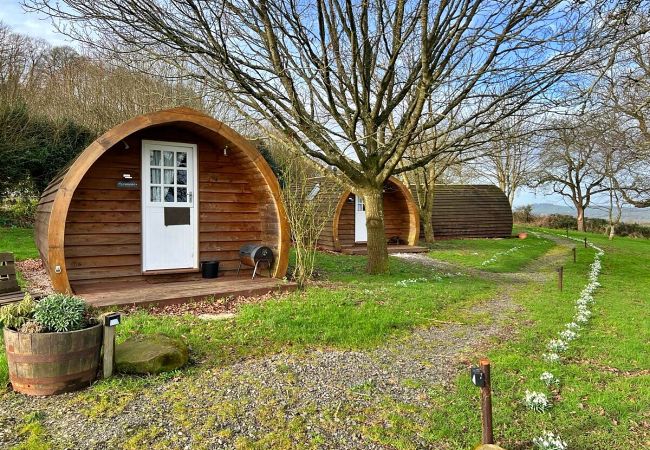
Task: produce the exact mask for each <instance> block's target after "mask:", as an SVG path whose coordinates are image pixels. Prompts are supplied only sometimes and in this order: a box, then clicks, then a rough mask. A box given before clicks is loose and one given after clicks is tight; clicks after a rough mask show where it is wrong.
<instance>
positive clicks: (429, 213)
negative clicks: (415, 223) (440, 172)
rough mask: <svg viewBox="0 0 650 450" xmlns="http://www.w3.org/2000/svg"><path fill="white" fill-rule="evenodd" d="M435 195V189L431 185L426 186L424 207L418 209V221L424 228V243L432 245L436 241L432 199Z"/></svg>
mask: <svg viewBox="0 0 650 450" xmlns="http://www.w3.org/2000/svg"><path fill="white" fill-rule="evenodd" d="M435 195H436V191H435V187H434V185H433V184H432V185H431V186H428V189H427V193H426V199H425V201H424V205H422V208H421V209H420V221H421V222H422V227H423V228H424V241H425V242H426V243H427V244H433V243H434V242H435V240H436V236H435V232H434V230H433V199H434V197H435Z"/></svg>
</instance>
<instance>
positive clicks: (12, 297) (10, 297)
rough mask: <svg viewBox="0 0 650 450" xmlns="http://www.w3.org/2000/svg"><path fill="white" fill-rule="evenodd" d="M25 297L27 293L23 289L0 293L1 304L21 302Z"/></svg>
mask: <svg viewBox="0 0 650 450" xmlns="http://www.w3.org/2000/svg"><path fill="white" fill-rule="evenodd" d="M23 297H25V294H24V293H23V292H21V291H18V292H9V293H6V294H0V306H2V305H6V304H8V303H14V302H19V301H21V300H22V299H23Z"/></svg>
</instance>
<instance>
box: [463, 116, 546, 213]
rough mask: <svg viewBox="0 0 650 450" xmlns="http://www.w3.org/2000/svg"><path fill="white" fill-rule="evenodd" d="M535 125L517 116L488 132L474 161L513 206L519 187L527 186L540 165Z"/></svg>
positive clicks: (479, 172) (478, 170)
mask: <svg viewBox="0 0 650 450" xmlns="http://www.w3.org/2000/svg"><path fill="white" fill-rule="evenodd" d="M534 130H535V128H534V126H533V125H532V124H531V123H529V118H528V117H521V116H514V117H510V118H508V119H506V120H504V121H501V123H499V124H497V125H496V126H495V127H494V128H493V129H492V130H490V131H489V132H488V134H489V135H490V139H488V140H487V143H486V144H485V145H484V146H483V148H482V149H481V150H482V156H481V157H480V158H478V159H477V160H476V161H474V163H473V164H472V167H473V168H474V170H475V171H476V173H477V174H478V175H480V176H481V177H483V178H486V179H488V180H490V181H492V182H494V183H495V184H496V185H497V186H499V188H501V190H502V191H503V192H504V194H505V195H506V197H508V201H509V202H510V205H511V206H512V203H513V201H514V200H515V195H516V193H517V190H518V189H519V188H521V187H523V186H526V185H527V184H528V183H529V181H530V176H531V174H532V171H533V169H534V167H535V164H536V158H537V149H536V145H535V142H534V140H535V131H534Z"/></svg>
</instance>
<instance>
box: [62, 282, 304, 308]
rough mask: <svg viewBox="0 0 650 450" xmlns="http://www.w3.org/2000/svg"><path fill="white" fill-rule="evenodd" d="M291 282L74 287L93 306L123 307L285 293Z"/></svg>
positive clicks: (133, 283) (138, 283)
mask: <svg viewBox="0 0 650 450" xmlns="http://www.w3.org/2000/svg"><path fill="white" fill-rule="evenodd" d="M295 289H296V284H295V283H287V282H284V281H281V280H278V279H276V278H263V277H256V278H255V279H254V280H251V279H250V278H249V277H220V278H214V279H200V280H189V281H178V282H170V283H147V282H145V281H131V282H122V283H95V284H93V285H85V286H83V288H78V289H77V290H76V292H75V294H76V295H79V296H81V297H83V298H84V299H85V300H86V301H87V302H88V303H90V304H91V305H93V306H96V307H106V306H123V305H138V306H140V305H142V306H145V305H151V304H156V305H171V304H176V303H186V302H191V301H199V300H203V299H205V298H209V297H214V298H224V297H255V296H260V295H265V294H268V293H269V292H289V291H293V290H295Z"/></svg>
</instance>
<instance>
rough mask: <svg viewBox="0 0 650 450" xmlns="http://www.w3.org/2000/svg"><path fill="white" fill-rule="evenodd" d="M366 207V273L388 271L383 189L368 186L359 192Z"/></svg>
mask: <svg viewBox="0 0 650 450" xmlns="http://www.w3.org/2000/svg"><path fill="white" fill-rule="evenodd" d="M361 196H362V197H363V202H364V204H365V207H366V229H367V230H368V242H367V246H368V267H367V269H368V273H371V274H378V273H386V272H388V243H387V242H386V227H385V224H384V195H383V189H382V188H381V187H379V188H368V189H366V190H364V191H362V192H361Z"/></svg>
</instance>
